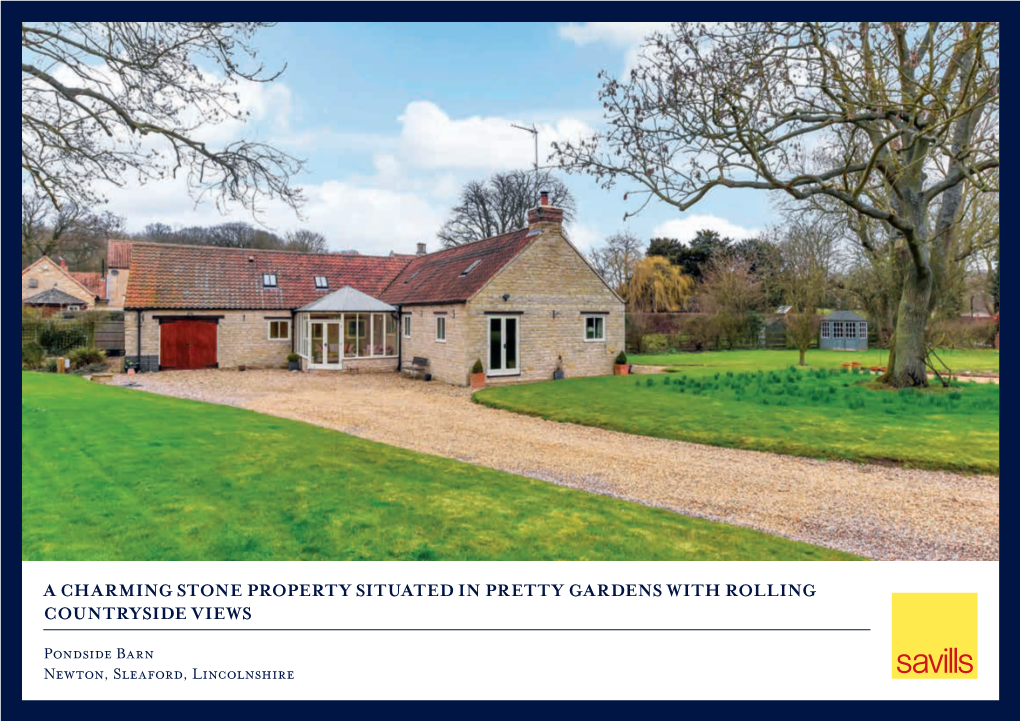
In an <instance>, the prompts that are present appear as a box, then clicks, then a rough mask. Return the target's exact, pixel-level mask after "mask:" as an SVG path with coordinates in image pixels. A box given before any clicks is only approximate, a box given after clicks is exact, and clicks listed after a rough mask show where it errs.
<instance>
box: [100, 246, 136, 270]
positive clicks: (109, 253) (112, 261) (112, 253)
mask: <svg viewBox="0 0 1020 721" xmlns="http://www.w3.org/2000/svg"><path fill="white" fill-rule="evenodd" d="M132 245H133V244H132V243H126V242H124V241H123V240H111V241H108V242H107V244H106V265H107V266H109V267H110V268H117V269H118V270H127V269H128V268H130V267H131V246H132Z"/></svg>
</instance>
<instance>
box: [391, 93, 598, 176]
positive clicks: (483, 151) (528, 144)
mask: <svg viewBox="0 0 1020 721" xmlns="http://www.w3.org/2000/svg"><path fill="white" fill-rule="evenodd" d="M514 122H516V123H518V124H524V122H523V121H521V120H511V119H508V118H501V117H495V116H493V117H482V116H477V115H476V116H473V117H469V118H462V119H453V118H451V117H450V116H449V115H447V114H446V113H445V112H443V110H442V109H441V108H440V107H439V106H438V105H436V104H435V103H431V102H428V101H417V102H413V103H410V104H409V105H408V106H407V108H406V109H405V110H404V114H403V115H402V116H400V123H401V132H400V146H401V151H402V153H403V156H404V157H405V158H406V159H407V161H408V162H409V163H412V164H414V165H417V166H419V167H421V168H431V169H439V168H458V169H465V170H484V171H493V170H508V169H512V168H529V167H531V166H532V164H533V163H534V158H535V141H534V139H533V138H532V137H531V135H529V134H528V133H525V132H523V131H521V130H517V129H515V128H513V127H511V123H514ZM538 131H539V162H540V163H541V164H545V162H546V159H547V158H548V157H549V153H550V146H551V143H553V142H554V141H563V140H567V139H577V138H579V137H581V136H582V135H587V134H590V133H591V129H590V128H589V127H588V126H587V125H586V124H585V123H583V122H582V121H580V120H576V119H573V118H562V119H560V120H558V121H557V122H555V123H545V124H542V123H540V124H538Z"/></svg>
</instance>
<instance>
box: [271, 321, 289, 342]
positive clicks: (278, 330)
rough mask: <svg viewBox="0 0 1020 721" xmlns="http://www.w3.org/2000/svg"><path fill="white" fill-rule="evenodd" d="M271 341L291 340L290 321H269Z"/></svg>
mask: <svg viewBox="0 0 1020 721" xmlns="http://www.w3.org/2000/svg"><path fill="white" fill-rule="evenodd" d="M269 340H290V321H289V320H271V321H269Z"/></svg>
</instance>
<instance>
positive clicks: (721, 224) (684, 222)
mask: <svg viewBox="0 0 1020 721" xmlns="http://www.w3.org/2000/svg"><path fill="white" fill-rule="evenodd" d="M699 230H714V231H716V232H717V233H719V235H721V236H723V237H724V238H733V239H734V240H742V239H744V238H750V237H753V236H755V235H758V234H759V233H760V232H761V231H760V230H759V229H757V228H745V227H743V226H741V225H737V224H736V223H731V222H730V221H728V220H726V219H725V218H720V217H719V216H717V215H685V216H684V217H683V218H677V219H674V220H667V221H666V222H665V223H660V224H659V225H657V226H655V229H654V230H653V231H652V237H654V238H676V239H677V240H680V241H683V242H684V243H687V242H688V241H690V240H691V239H692V238H694V236H695V235H696V234H697V232H698V231H699Z"/></svg>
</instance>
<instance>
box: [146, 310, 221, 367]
mask: <svg viewBox="0 0 1020 721" xmlns="http://www.w3.org/2000/svg"><path fill="white" fill-rule="evenodd" d="M159 332H160V342H159V367H160V368H163V369H165V370H195V369H198V368H215V367H216V363H217V360H216V320H215V319H210V320H202V319H197V318H182V319H176V318H173V319H171V318H167V319H164V320H163V321H161V323H160V327H159Z"/></svg>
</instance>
